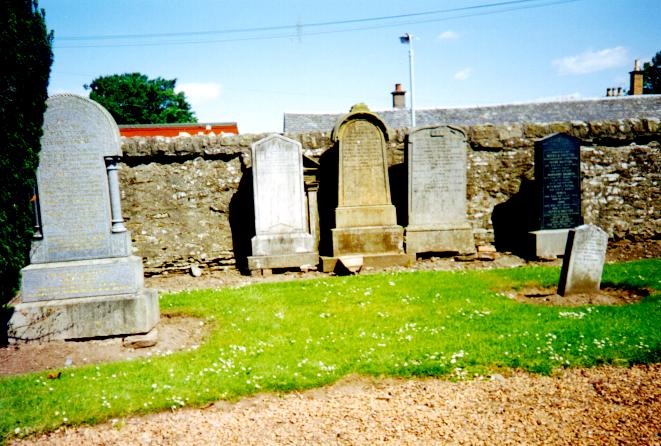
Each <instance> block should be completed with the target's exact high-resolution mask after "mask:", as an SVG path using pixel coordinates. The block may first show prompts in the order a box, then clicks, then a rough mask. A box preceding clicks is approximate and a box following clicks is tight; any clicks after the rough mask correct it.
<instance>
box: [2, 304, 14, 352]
mask: <svg viewBox="0 0 661 446" xmlns="http://www.w3.org/2000/svg"><path fill="white" fill-rule="evenodd" d="M12 314H14V308H13V307H10V306H8V305H7V306H0V347H6V346H7V345H9V336H8V335H9V320H10V319H11V316H12Z"/></svg>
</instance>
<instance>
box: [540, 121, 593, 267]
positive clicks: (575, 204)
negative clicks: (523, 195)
mask: <svg viewBox="0 0 661 446" xmlns="http://www.w3.org/2000/svg"><path fill="white" fill-rule="evenodd" d="M535 185H536V190H537V203H535V204H533V206H536V210H537V228H536V230H535V231H532V232H530V236H531V240H532V241H531V245H532V246H531V251H532V256H533V257H542V258H553V257H557V256H561V255H563V254H564V252H565V245H566V243H567V235H568V234H569V230H570V229H572V228H575V227H577V226H579V225H580V224H581V223H582V215H581V143H580V140H578V139H577V138H574V137H573V136H571V135H565V134H563V133H556V134H553V135H550V136H547V137H546V138H543V139H540V140H539V141H536V142H535Z"/></svg>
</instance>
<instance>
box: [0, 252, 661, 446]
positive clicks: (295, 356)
mask: <svg viewBox="0 0 661 446" xmlns="http://www.w3.org/2000/svg"><path fill="white" fill-rule="evenodd" d="M657 242H658V241H653V242H651V244H650V245H649V246H647V247H646V248H645V249H643V250H642V251H645V252H640V253H636V254H631V252H632V251H631V250H632V249H634V248H632V247H631V246H622V247H621V249H619V250H618V248H617V246H616V249H613V250H611V251H609V258H610V259H619V260H630V258H632V257H633V258H636V257H644V256H648V255H651V256H652V257H659V255H658V252H655V251H654V250H655V249H656V250H658V243H657ZM650 249H651V250H652V252H651V253H650ZM627 252H629V253H630V254H629V255H627V254H626V253H627ZM622 253H625V254H622ZM498 262H500V263H498ZM454 263H455V262H451V261H450V260H448V261H447V262H446V261H443V260H439V261H433V260H432V261H427V262H421V264H420V266H419V267H418V268H417V269H418V271H404V270H400V269H392V270H389V271H385V272H380V273H375V274H366V275H359V276H355V277H327V278H321V277H318V276H320V274H317V273H308V275H307V277H312V278H313V279H312V280H296V281H278V282H277V283H252V284H246V283H244V282H245V281H246V280H248V281H250V282H261V281H263V279H262V278H258V279H246V278H239V277H238V276H237V277H236V278H235V280H229V281H228V282H229V283H227V281H226V282H225V283H223V284H222V285H224V286H225V287H224V288H217V289H215V290H214V289H207V290H193V289H188V290H184V291H180V292H176V293H170V294H166V295H164V296H163V297H162V298H161V302H160V303H161V310H162V312H163V314H164V315H165V316H166V317H165V319H166V321H177V320H179V321H181V320H184V321H187V322H184V323H183V325H182V326H181V327H183V328H182V330H184V332H185V333H190V336H184V338H185V341H180V342H181V344H182V345H179V346H178V347H182V346H183V347H184V348H182V349H181V348H180V349H179V350H178V351H174V350H172V351H170V349H169V347H168V344H167V340H166V338H167V330H168V328H165V327H168V323H166V324H164V327H162V328H161V330H165V331H164V333H162V334H161V339H162V341H161V343H159V344H158V345H157V346H155V347H152V348H151V349H145V350H150V351H149V353H151V354H150V355H146V354H142V357H138V358H135V359H132V360H129V361H125V362H112V363H99V364H91V365H81V364H80V363H79V362H74V364H73V366H72V367H64V365H65V364H64V363H63V362H61V363H60V365H59V367H61V368H59V369H55V370H48V371H46V370H43V371H39V372H35V373H30V374H22V375H12V376H6V377H3V378H0V413H2V414H3V415H2V417H0V432H1V434H2V437H3V438H4V440H5V441H14V440H15V439H16V438H20V437H25V436H29V435H31V434H35V433H40V432H52V431H54V430H57V432H55V433H50V434H49V433H46V434H45V435H44V436H37V437H32V440H30V438H28V442H30V441H34V442H36V443H37V444H42V443H47V442H49V441H51V442H52V444H73V443H81V444H83V443H84V444H127V443H130V444H154V443H159V442H163V443H165V444H172V443H181V444H184V443H186V444H208V443H209V442H221V443H222V442H236V443H241V444H269V443H271V444H276V443H287V442H290V443H294V444H304V443H306V444H309V443H316V444H321V443H323V444H333V443H335V444H354V443H371V444H375V443H386V442H389V441H394V442H395V443H416V442H417V443H420V442H423V443H424V442H434V441H436V442H439V441H447V442H449V443H453V442H454V443H456V444H461V443H468V444H470V443H487V442H490V443H505V442H506V441H512V442H517V443H521V442H523V443H542V442H544V443H546V444H552V443H556V444H566V443H569V442H573V443H585V444H587V443H592V444H594V443H617V442H618V441H623V442H627V441H628V442H632V443H646V444H656V443H658V442H659V441H661V437H659V434H660V433H661V421H660V420H659V419H658V413H659V411H660V410H661V391H660V390H659V388H658V385H657V383H658V381H659V379H661V367H659V362H661V336H659V332H658V327H659V326H661V300H660V299H661V294H659V289H661V260H658V259H657V260H655V259H648V260H638V261H629V262H621V263H611V264H607V265H606V268H605V271H604V278H603V281H602V288H613V289H619V290H625V291H623V294H621V296H625V297H623V298H622V299H621V300H620V301H619V302H618V303H625V302H630V303H629V304H627V305H610V306H608V305H595V304H594V303H593V304H589V301H583V302H580V301H576V302H573V303H574V304H580V305H578V306H558V305H548V303H554V302H552V301H551V300H549V302H546V303H547V305H540V304H539V303H543V302H544V299H545V298H546V297H544V296H543V293H540V292H539V291H540V290H548V289H551V288H552V287H554V286H555V285H556V284H557V281H558V277H559V273H560V269H559V267H558V265H557V264H556V265H552V266H546V265H534V266H524V267H521V268H511V267H513V266H519V265H520V264H519V263H518V261H517V259H516V258H513V257H511V256H509V257H508V256H503V257H501V258H499V259H497V260H496V261H495V262H491V263H490V264H494V263H495V264H496V265H495V266H501V267H507V266H509V267H510V268H501V269H480V268H482V267H483V266H485V264H486V263H487V262H468V263H466V264H463V265H461V266H458V264H459V263H461V262H456V263H457V266H456V267H455V265H454ZM446 264H447V265H453V266H452V267H451V268H448V269H453V270H452V271H427V270H426V269H428V268H429V269H439V268H442V267H443V266H444V265H446ZM203 277H204V276H203ZM272 277H278V278H282V277H283V276H272ZM187 280H188V279H187ZM190 280H193V278H191V279H190ZM210 280H211V281H210V282H209V284H213V281H215V282H216V285H214V286H217V285H221V284H220V283H218V282H219V281H220V280H223V279H219V278H218V277H216V278H211V279H210ZM170 283H175V282H170ZM199 283H200V282H197V284H199ZM179 285H181V283H179ZM172 288H183V287H181V286H178V285H176V284H175V286H173V287H172ZM526 290H536V292H537V295H535V293H532V295H530V296H529V297H528V298H527V299H528V301H529V302H523V301H520V300H517V299H513V298H512V297H516V296H518V295H525V294H530V293H527V292H526ZM627 290H628V291H627ZM522 299H525V298H522ZM182 317H185V318H184V319H181V318H182ZM193 318H197V319H193ZM200 323H203V324H204V325H202V326H201V325H200ZM186 324H188V325H186ZM200 327H203V328H204V329H205V330H204V331H202V329H201V328H200ZM170 333H176V330H174V331H171V332H170ZM173 337H174V335H173ZM198 341H199V342H198ZM95 342H98V341H95ZM99 342H104V341H99ZM24 348H26V347H20V348H19V349H18V351H20V350H21V349H24ZM96 348H97V350H99V349H100V348H99V346H98V345H97V347H96ZM8 350H9V349H4V351H3V354H7V353H6V352H7V351H8ZM108 350H110V349H108ZM3 359H4V358H3ZM102 359H103V358H102ZM105 359H111V360H112V359H118V358H116V357H113V356H112V355H111V354H110V353H109V354H108V357H107V358H105ZM367 377H373V378H367ZM401 378H405V379H401ZM436 378H440V379H436ZM338 381H339V383H338V384H335V385H334V386H330V387H326V388H322V389H318V388H319V387H322V386H326V385H329V384H332V383H336V382H338ZM306 389H317V390H310V391H308V392H305V393H300V392H301V391H304V390H306ZM255 394H258V396H251V395H255ZM219 401H220V402H219ZM223 401H225V402H223ZM236 401H239V402H238V403H234V402H236ZM227 402H231V403H227ZM191 407H192V408H198V409H197V410H192V409H189V408H191ZM152 412H161V413H159V414H157V415H152V416H148V417H137V418H136V417H132V415H142V414H146V413H152ZM96 423H104V424H101V425H99V426H95V427H94V426H93V427H84V428H80V429H75V428H74V426H78V425H81V424H90V425H95V424H96Z"/></svg>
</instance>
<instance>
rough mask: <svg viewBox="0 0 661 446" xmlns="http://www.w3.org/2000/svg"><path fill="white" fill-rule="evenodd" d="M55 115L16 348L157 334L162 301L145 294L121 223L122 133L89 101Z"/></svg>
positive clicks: (47, 131)
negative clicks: (27, 344)
mask: <svg viewBox="0 0 661 446" xmlns="http://www.w3.org/2000/svg"><path fill="white" fill-rule="evenodd" d="M47 105H48V109H47V111H46V114H45V116H44V127H43V130H44V133H43V136H42V138H41V152H40V154H39V168H38V169H37V193H36V194H35V206H34V209H35V221H36V223H37V224H36V227H35V229H36V231H35V238H34V240H33V243H32V249H31V253H30V265H28V266H27V267H25V268H23V270H22V271H21V295H20V301H19V302H18V303H17V304H16V305H15V307H14V313H13V316H12V319H11V321H10V324H9V338H10V341H11V340H13V341H16V342H18V341H30V340H49V339H77V338H89V337H97V336H111V335H124V334H135V333H146V332H149V331H150V330H151V329H152V328H153V327H154V326H155V325H156V323H157V322H158V319H159V310H158V296H157V293H156V292H155V291H154V290H148V289H145V288H144V278H143V269H142V261H141V259H140V258H139V257H136V256H133V255H132V253H133V249H132V246H131V236H130V234H129V232H128V231H127V230H126V227H125V226H124V220H123V218H122V211H121V200H120V191H119V180H118V175H117V169H118V161H119V157H120V156H121V149H120V141H119V130H118V128H117V125H116V124H115V121H114V120H113V118H112V117H111V116H110V114H109V113H108V112H107V111H106V110H105V109H104V108H103V107H101V106H100V105H99V104H97V103H96V102H93V101H91V100H89V99H86V98H83V97H81V96H76V95H69V94H62V95H55V96H52V97H51V98H49V99H48V103H47Z"/></svg>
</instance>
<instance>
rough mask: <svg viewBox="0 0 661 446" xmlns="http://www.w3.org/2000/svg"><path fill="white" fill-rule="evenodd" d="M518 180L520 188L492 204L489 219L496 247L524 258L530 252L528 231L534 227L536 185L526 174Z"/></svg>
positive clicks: (536, 213)
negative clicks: (501, 201)
mask: <svg viewBox="0 0 661 446" xmlns="http://www.w3.org/2000/svg"><path fill="white" fill-rule="evenodd" d="M520 180H521V186H519V191H518V192H517V193H515V194H514V195H512V196H511V197H510V199H509V200H507V201H505V202H503V203H500V204H497V205H496V206H494V208H493V213H492V214H491V222H492V223H493V232H494V238H495V245H496V250H497V251H498V252H511V253H512V254H516V255H518V256H522V257H525V256H527V255H528V254H529V246H528V244H527V242H528V240H529V237H528V232H530V231H534V230H535V229H537V228H536V225H537V220H538V212H537V205H536V203H537V193H536V188H537V185H536V183H535V181H534V180H530V179H528V178H526V177H525V176H521V178H520Z"/></svg>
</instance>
